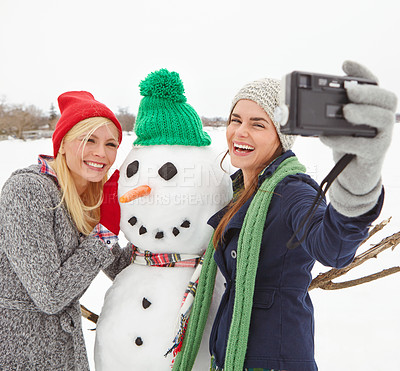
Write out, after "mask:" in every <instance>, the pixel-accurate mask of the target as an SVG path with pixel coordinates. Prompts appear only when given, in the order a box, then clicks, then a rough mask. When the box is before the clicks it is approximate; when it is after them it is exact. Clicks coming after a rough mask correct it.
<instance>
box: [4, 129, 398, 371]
mask: <svg viewBox="0 0 400 371" xmlns="http://www.w3.org/2000/svg"><path fill="white" fill-rule="evenodd" d="M206 130H207V131H208V132H209V133H210V135H211V136H212V138H213V145H216V146H219V147H220V148H221V151H224V149H225V135H224V129H222V128H219V129H210V128H206ZM133 140H134V136H133V135H129V134H125V136H124V139H123V142H122V145H121V147H120V149H119V153H118V157H117V160H116V163H115V167H119V165H121V164H122V162H123V160H124V158H125V157H126V155H127V154H128V152H129V150H130V147H131V144H132V142H133ZM399 142H400V124H396V128H395V134H394V138H393V142H392V145H391V147H390V148H389V151H388V154H387V157H386V161H385V165H384V169H383V181H384V184H385V189H386V198H385V204H384V208H383V211H382V213H381V216H380V217H379V219H378V220H377V222H379V221H381V220H384V219H387V218H389V217H392V221H391V222H390V223H389V225H388V226H387V227H385V228H384V229H383V230H382V231H381V232H380V233H378V234H377V235H376V236H374V238H373V239H372V241H371V243H376V242H379V241H380V240H381V239H383V238H384V237H386V236H389V235H391V234H393V233H395V232H398V231H400V168H399V165H398V158H399ZM294 151H295V153H296V154H297V156H298V157H299V159H300V161H301V162H303V163H304V164H305V165H306V166H307V169H308V172H309V173H310V174H311V175H312V176H313V177H314V178H315V179H316V180H317V181H318V182H321V180H322V179H323V178H324V177H325V175H326V174H327V173H328V172H329V170H330V168H331V167H332V166H333V162H332V160H331V153H330V151H329V149H328V148H326V147H324V146H323V145H322V144H321V143H320V141H319V140H318V139H316V138H298V139H297V141H296V143H295V146H294ZM39 153H41V154H51V153H52V145H51V140H50V139H42V140H35V141H26V142H23V141H19V140H8V141H1V142H0V158H1V166H0V169H1V171H0V187H1V186H2V184H3V183H4V182H5V180H6V179H7V178H8V177H9V175H10V174H11V172H12V171H13V170H15V169H17V168H20V167H24V166H27V165H30V164H32V163H35V162H36V157H37V154H39ZM122 240H124V239H123V238H122ZM369 246H370V245H369V244H368V246H364V247H363V248H362V249H360V252H361V251H363V250H365V249H366V248H367V247H369ZM398 265H400V247H397V249H396V250H394V251H393V252H391V251H386V252H384V253H382V254H381V256H379V257H378V259H374V261H371V262H368V263H366V264H364V266H361V267H359V268H356V269H355V270H354V271H352V272H350V273H348V274H347V275H346V276H345V277H344V279H346V280H347V279H354V278H358V277H361V276H363V275H367V274H370V273H374V272H376V271H380V270H382V269H384V268H388V267H391V266H398ZM326 270H327V268H326V267H323V266H321V265H319V264H316V266H315V268H314V272H313V273H314V275H317V274H318V273H320V272H323V271H326ZM110 284H111V282H110V280H109V279H108V278H107V277H106V276H105V275H104V274H103V273H100V274H99V275H98V276H97V278H96V279H95V280H94V282H93V283H92V285H91V286H90V287H89V289H88V290H87V292H86V293H85V295H84V296H83V298H82V300H81V303H82V304H83V305H85V306H86V307H88V308H89V309H90V310H92V311H93V312H95V313H100V310H101V306H102V303H103V297H104V294H105V292H106V290H107V288H108V287H109V286H110ZM399 286H400V274H399V273H397V274H395V275H393V276H389V277H387V278H383V279H381V280H378V281H375V282H372V283H368V284H364V285H361V286H357V287H354V288H349V289H343V290H337V291H324V290H320V289H315V290H313V291H311V296H312V299H313V303H314V307H315V326H316V330H315V332H316V336H315V343H316V345H315V347H316V360H317V363H318V366H319V369H320V370H321V371H336V370H338V369H340V370H344V371H347V370H352V371H370V370H371V371H381V370H400V356H399V348H400V319H399V314H400V295H399V294H398V291H399ZM83 321H84V323H83V328H84V335H85V338H86V341H87V348H88V354H89V360H90V362H91V367H92V369H93V370H94V365H93V345H94V337H95V332H94V331H90V330H91V329H93V328H94V327H95V326H94V324H92V323H91V322H89V321H87V320H83Z"/></svg>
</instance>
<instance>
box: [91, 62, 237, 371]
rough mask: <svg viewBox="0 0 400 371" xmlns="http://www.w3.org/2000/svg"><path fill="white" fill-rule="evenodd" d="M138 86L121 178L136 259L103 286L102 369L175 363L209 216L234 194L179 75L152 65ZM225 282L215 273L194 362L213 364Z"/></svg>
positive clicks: (98, 347)
mask: <svg viewBox="0 0 400 371" xmlns="http://www.w3.org/2000/svg"><path fill="white" fill-rule="evenodd" d="M140 89H141V94H142V95H143V98H142V100H141V103H140V106H139V112H138V116H137V120H136V124H135V133H136V135H137V139H136V140H135V142H134V145H133V148H132V150H131V151H130V153H129V154H128V156H127V157H126V159H125V161H124V163H123V164H122V166H121V167H120V178H119V182H118V196H119V197H120V206H121V222H120V225H121V231H122V232H123V233H124V235H125V237H126V238H127V240H128V241H129V242H130V244H128V248H129V246H131V247H132V250H133V253H132V263H131V264H130V265H129V266H128V267H127V268H125V269H124V270H122V272H121V273H120V274H119V275H118V276H117V277H116V278H115V280H114V282H113V284H112V286H111V287H110V288H109V290H108V291H107V293H106V296H105V300H104V305H103V308H102V311H101V314H100V318H99V321H98V323H97V329H96V342H95V365H96V370H97V371H111V370H112V371H113V370H118V371H123V370H129V371H132V370H146V371H147V370H148V371H151V370H157V371H163V370H170V369H171V367H172V364H173V360H174V356H175V355H176V353H177V351H179V346H180V345H181V341H182V337H183V336H182V335H183V334H184V332H185V328H186V325H187V321H188V318H189V321H190V309H191V303H192V301H193V297H194V295H195V290H196V285H197V279H198V276H199V274H200V271H201V262H202V256H203V254H204V251H205V250H206V248H207V246H208V243H209V240H210V238H211V236H212V228H211V227H210V226H209V225H208V224H207V220H208V219H209V218H210V217H211V216H212V215H213V214H214V213H216V212H217V211H218V210H220V209H221V208H223V207H224V206H225V205H226V204H227V203H228V202H229V201H230V199H231V198H232V191H231V189H232V188H231V181H230V178H229V176H228V174H227V173H225V172H224V171H223V170H222V169H221V168H220V159H219V158H218V157H219V156H220V155H219V153H218V152H217V151H216V149H215V148H213V147H212V146H211V145H210V144H211V139H210V137H209V135H208V134H207V133H206V132H204V131H203V128H202V124H201V120H200V118H199V116H198V115H197V113H196V112H195V110H194V109H193V108H192V107H191V106H190V105H189V104H187V103H186V97H185V96H184V88H183V85H182V82H181V80H180V78H179V75H178V74H177V73H176V72H169V71H167V70H165V69H162V70H159V71H156V72H153V73H151V74H149V75H148V76H147V78H146V79H145V80H144V81H142V82H141V84H140ZM222 291H223V290H222V276H218V275H217V279H216V283H215V289H214V299H215V300H213V301H212V303H211V308H210V313H209V317H208V320H207V324H206V328H205V331H204V335H203V338H202V342H201V345H200V349H199V353H198V356H197V359H196V362H195V364H194V367H193V369H194V370H207V369H209V364H210V355H209V351H208V338H209V335H210V331H211V325H212V322H213V319H214V317H215V313H216V309H217V305H218V303H219V298H218V296H219V297H220V295H221V294H222Z"/></svg>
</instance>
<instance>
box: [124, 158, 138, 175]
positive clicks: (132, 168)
mask: <svg viewBox="0 0 400 371" xmlns="http://www.w3.org/2000/svg"><path fill="white" fill-rule="evenodd" d="M138 170H139V161H137V160H136V161H133V162H131V163H130V164H129V165H128V167H127V168H126V176H127V177H128V178H131V177H133V176H134V175H135V174H136V173H137V172H138Z"/></svg>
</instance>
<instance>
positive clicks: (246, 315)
mask: <svg viewBox="0 0 400 371" xmlns="http://www.w3.org/2000/svg"><path fill="white" fill-rule="evenodd" d="M305 170H306V169H305V167H304V166H303V165H302V164H300V162H299V161H298V160H297V157H294V156H292V157H289V158H287V159H286V160H284V161H282V163H281V164H280V165H279V166H278V168H277V169H276V170H275V172H274V173H273V174H272V175H271V176H270V177H269V178H267V179H265V181H264V182H263V183H262V185H261V187H260V188H259V190H258V191H257V192H256V194H255V196H254V198H253V200H252V202H251V204H250V206H249V208H248V210H247V213H246V216H245V218H244V222H243V226H242V229H241V231H240V235H239V241H238V247H237V267H236V282H235V290H236V294H235V302H234V307H233V316H232V322H231V327H230V330H229V337H228V345H227V349H226V354H225V365H224V371H243V365H244V360H245V356H246V350H247V342H248V337H249V328H250V318H251V312H252V308H253V295H254V286H255V279H256V273H257V267H258V258H259V255H260V247H261V240H262V235H263V230H264V225H265V220H266V217H267V213H268V208H269V204H270V202H271V198H272V196H273V194H274V190H275V187H276V186H277V184H278V183H279V182H280V181H282V180H283V179H284V178H285V177H287V176H288V175H293V174H298V173H304V172H305ZM216 269H217V267H216V264H215V260H214V246H213V244H212V239H211V241H210V243H209V245H208V248H207V251H206V255H205V258H204V262H203V267H202V270H201V274H200V278H199V283H198V287H197V291H196V297H195V300H194V304H193V308H192V312H191V314H190V319H189V323H188V328H187V330H186V334H185V338H184V340H183V345H182V350H181V351H180V352H179V353H178V355H177V356H176V358H175V361H174V367H173V370H175V371H178V370H179V371H189V370H191V369H192V367H193V364H194V361H195V359H196V356H197V353H198V350H199V347H200V342H201V339H202V336H203V331H204V327H205V324H206V321H207V316H208V312H209V309H210V303H211V298H212V292H213V289H214V283H215V274H216Z"/></svg>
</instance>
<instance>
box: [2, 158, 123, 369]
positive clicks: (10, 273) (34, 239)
mask: <svg viewBox="0 0 400 371" xmlns="http://www.w3.org/2000/svg"><path fill="white" fill-rule="evenodd" d="M39 169H40V167H39V165H32V166H30V167H28V168H26V169H22V170H17V171H16V172H14V173H13V174H12V175H11V177H10V178H9V179H8V180H7V181H6V183H5V184H4V186H3V189H2V191H1V194H0V370H89V365H88V360H87V355H86V348H85V343H84V338H83V333H82V326H81V312H80V305H79V301H78V300H79V298H80V297H81V296H82V295H83V293H84V292H85V290H86V289H87V288H88V286H89V285H90V283H91V282H92V280H93V279H94V278H95V277H96V275H97V274H98V273H99V271H100V269H103V270H105V272H106V273H107V274H108V275H109V276H110V277H111V278H114V277H115V276H116V274H118V273H119V272H120V271H121V270H122V269H123V268H124V267H125V266H126V265H127V264H128V263H129V258H130V252H129V251H125V250H123V249H120V248H119V246H115V247H113V249H112V251H111V250H110V249H109V247H108V246H107V245H106V244H105V243H104V242H102V241H101V240H99V239H97V238H95V237H93V236H88V237H86V236H82V235H80V234H79V232H78V230H77V229H76V227H75V225H74V223H73V221H72V219H71V218H70V215H69V213H68V212H67V210H66V209H65V208H64V207H63V206H60V207H57V206H58V205H59V204H60V200H61V194H60V191H59V188H58V186H57V181H56V179H55V178H54V177H53V176H51V175H48V174H42V173H41V172H40V170H39Z"/></svg>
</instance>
